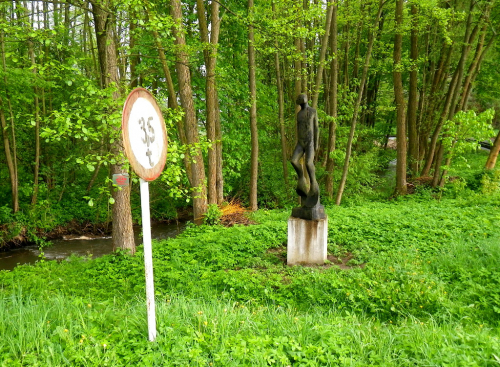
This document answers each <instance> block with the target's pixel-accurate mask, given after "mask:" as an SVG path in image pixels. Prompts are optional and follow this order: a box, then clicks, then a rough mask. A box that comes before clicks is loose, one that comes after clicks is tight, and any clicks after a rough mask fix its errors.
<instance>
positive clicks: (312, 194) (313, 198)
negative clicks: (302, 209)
mask: <svg viewBox="0 0 500 367" xmlns="http://www.w3.org/2000/svg"><path fill="white" fill-rule="evenodd" d="M305 156H306V157H305V158H306V159H305V161H306V169H307V173H308V174H309V183H310V188H309V193H308V194H307V200H306V204H305V206H307V207H313V206H315V205H316V204H318V203H319V185H318V181H316V168H315V167H314V147H313V144H309V146H308V147H307V148H306V152H305Z"/></svg>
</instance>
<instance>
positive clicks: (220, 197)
mask: <svg viewBox="0 0 500 367" xmlns="http://www.w3.org/2000/svg"><path fill="white" fill-rule="evenodd" d="M215 105H216V106H217V111H220V107H219V99H218V98H217V99H216V100H215ZM216 118H217V121H216V124H215V135H216V137H217V143H216V147H217V204H219V205H220V204H222V203H223V201H224V177H223V174H222V165H223V162H222V128H221V122H220V113H218V114H217V115H216Z"/></svg>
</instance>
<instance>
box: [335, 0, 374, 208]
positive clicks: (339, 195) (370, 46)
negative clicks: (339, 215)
mask: <svg viewBox="0 0 500 367" xmlns="http://www.w3.org/2000/svg"><path fill="white" fill-rule="evenodd" d="M383 4H384V1H383V0H380V1H379V6H378V12H377V16H376V18H375V24H374V27H373V29H377V28H378V24H379V22H380V17H381V15H382V8H383ZM375 32H376V31H372V32H370V33H369V37H368V38H369V41H368V48H367V50H366V56H365V65H364V67H363V74H362V76H361V83H360V86H359V91H358V98H357V100H356V103H355V105H354V112H353V116H352V119H351V129H350V131H349V138H348V140H347V147H346V155H345V161H344V168H343V169H342V178H341V179H340V184H339V189H338V191H337V196H336V198H335V204H336V205H340V203H341V201H342V195H343V194H344V188H345V183H346V181H347V173H348V172H349V161H350V159H351V151H352V141H353V139H354V132H355V130H356V123H357V120H358V113H359V107H360V105H361V100H362V98H363V94H364V86H365V84H366V78H367V76H368V68H369V67H370V59H371V55H372V50H373V42H374V41H375V38H376V37H375Z"/></svg>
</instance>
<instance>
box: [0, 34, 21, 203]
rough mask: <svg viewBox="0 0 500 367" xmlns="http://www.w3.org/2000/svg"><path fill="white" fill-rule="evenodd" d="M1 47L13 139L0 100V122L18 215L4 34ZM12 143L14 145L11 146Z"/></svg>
mask: <svg viewBox="0 0 500 367" xmlns="http://www.w3.org/2000/svg"><path fill="white" fill-rule="evenodd" d="M0 45H1V51H2V59H1V60H2V70H3V73H4V74H3V81H4V85H5V95H6V96H7V104H8V109H9V115H10V130H11V133H12V135H11V138H9V129H8V127H7V121H6V118H5V113H4V104H3V100H2V99H1V98H0V120H1V126H2V135H3V143H4V149H5V159H6V161H7V168H8V169H9V178H10V187H11V190H12V211H13V212H14V213H17V212H18V211H19V190H18V182H19V181H18V174H17V147H16V135H15V129H14V114H13V112H12V105H11V102H10V98H9V95H10V94H9V91H8V90H7V86H8V85H9V84H8V83H7V66H6V62H5V40H4V32H3V31H1V32H0ZM11 142H12V144H11ZM11 145H12V147H11Z"/></svg>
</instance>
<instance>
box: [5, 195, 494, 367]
mask: <svg viewBox="0 0 500 367" xmlns="http://www.w3.org/2000/svg"><path fill="white" fill-rule="evenodd" d="M431 194H432V193H425V192H424V193H421V194H418V195H416V196H413V197H411V198H403V199H401V200H396V201H392V202H387V203H366V204H362V205H357V206H352V207H340V208H337V207H334V208H329V209H328V210H327V212H328V216H329V239H328V246H329V253H330V254H331V255H332V256H335V257H336V258H340V259H344V260H347V259H348V261H346V264H345V265H346V266H344V268H345V269H340V268H339V267H338V266H335V264H332V263H331V264H327V265H326V266H322V267H293V268H290V267H287V266H286V265H285V264H284V261H283V258H284V256H285V255H286V253H285V251H286V220H287V218H288V216H289V213H288V211H278V210H276V211H259V212H257V213H256V214H255V215H254V218H253V219H254V220H255V221H257V222H258V223H259V224H257V225H254V226H249V227H238V226H236V227H232V228H223V227H209V226H201V227H191V228H188V229H187V230H186V231H185V232H184V233H183V235H181V236H180V237H179V238H176V239H171V240H168V241H162V242H156V243H154V249H153V252H154V262H155V286H156V294H157V306H158V334H159V337H158V341H157V342H156V343H148V342H147V327H146V325H145V320H146V318H145V301H144V275H143V262H142V258H141V253H140V251H139V254H138V256H136V257H130V256H128V255H126V254H122V253H116V254H113V255H109V256H105V257H103V258H100V259H96V260H87V259H80V258H71V259H70V261H65V262H62V263H60V264H58V263H56V262H40V263H39V264H38V265H37V266H20V267H18V268H16V269H15V270H14V271H12V272H1V273H0V286H1V291H0V310H1V311H0V312H1V313H2V314H1V317H0V332H1V334H2V336H3V337H2V340H1V341H0V356H1V357H0V359H1V360H4V361H6V362H4V365H6V366H7V365H8V366H12V365H16V363H17V365H40V366H42V365H43V366H47V365H49V366H50V365H53V366H59V365H82V366H85V365H88V366H95V365H109V366H118V365H127V364H129V363H135V364H138V365H145V366H146V365H148V366H149V365H210V363H212V365H218V366H230V365H284V366H286V365H296V366H299V365H304V366H307V365H318V366H320V365H345V366H366V365H386V366H405V365H408V366H415V365H419V366H420V365H422V366H424V365H434V366H443V365H450V366H476V365H477V366H489V365H491V366H494V365H497V364H498V357H500V341H499V338H498V335H499V332H500V325H499V323H498V320H499V316H500V271H499V270H498V259H499V258H500V248H499V246H498V243H499V242H500V227H499V226H498V224H499V223H500V211H499V209H500V197H499V196H498V195H478V194H474V193H473V192H470V194H468V195H464V196H462V198H457V199H442V200H440V201H438V200H434V199H429V197H427V196H428V195H431ZM464 197H465V198H464Z"/></svg>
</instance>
